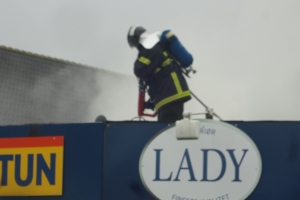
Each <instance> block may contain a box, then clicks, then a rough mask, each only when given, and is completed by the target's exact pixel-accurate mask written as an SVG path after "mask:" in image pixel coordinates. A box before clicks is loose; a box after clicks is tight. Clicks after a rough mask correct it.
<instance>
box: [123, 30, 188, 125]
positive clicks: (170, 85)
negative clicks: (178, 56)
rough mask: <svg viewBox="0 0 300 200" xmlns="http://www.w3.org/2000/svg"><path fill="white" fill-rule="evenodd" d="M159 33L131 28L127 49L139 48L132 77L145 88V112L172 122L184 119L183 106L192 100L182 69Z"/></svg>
mask: <svg viewBox="0 0 300 200" xmlns="http://www.w3.org/2000/svg"><path fill="white" fill-rule="evenodd" d="M160 34H161V33H159V32H155V33H151V34H149V33H148V32H147V31H146V29H145V28H143V27H141V26H132V27H130V29H129V31H128V35H127V40H128V43H129V46H130V47H132V48H137V49H138V57H137V59H136V61H135V63H134V74H135V75H136V76H137V77H138V79H139V80H140V81H139V83H140V87H141V88H145V87H147V91H148V95H149V97H150V98H149V100H148V101H147V102H146V103H145V108H146V109H152V110H154V111H155V112H156V113H157V119H158V121H164V122H175V121H176V120H180V119H182V118H183V116H182V114H183V110H184V103H185V102H187V101H188V100H190V99H191V94H190V91H189V88H188V85H187V82H186V80H185V78H184V76H183V74H182V73H181V67H180V66H179V65H178V63H177V62H175V61H174V59H173V57H172V55H171V53H170V52H169V51H168V50H167V48H166V46H165V45H163V43H162V42H160Z"/></svg>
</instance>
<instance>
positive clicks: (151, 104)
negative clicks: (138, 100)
mask: <svg viewBox="0 0 300 200" xmlns="http://www.w3.org/2000/svg"><path fill="white" fill-rule="evenodd" d="M145 109H151V110H154V101H151V99H149V100H148V101H146V102H145Z"/></svg>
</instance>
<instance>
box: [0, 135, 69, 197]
mask: <svg viewBox="0 0 300 200" xmlns="http://www.w3.org/2000/svg"><path fill="white" fill-rule="evenodd" d="M63 150H64V137H63V136H51V137H26V138H2V139H0V196H61V195H62V183H63Z"/></svg>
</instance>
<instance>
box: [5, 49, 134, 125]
mask: <svg viewBox="0 0 300 200" xmlns="http://www.w3.org/2000/svg"><path fill="white" fill-rule="evenodd" d="M134 84H136V80H135V78H134V77H133V76H132V77H131V76H127V75H124V74H119V73H114V72H110V71H106V70H102V69H98V68H93V67H89V66H84V65H81V64H76V63H72V62H68V61H62V60H58V59H53V58H49V57H44V56H39V55H35V54H31V53H27V52H23V51H18V50H15V49H10V48H7V47H3V46H1V47H0V92H1V96H0V102H1V103H0V125H7V124H27V123H70V122H71V123H72V122H90V121H93V120H94V119H95V118H96V117H97V115H99V114H103V115H105V116H106V117H107V118H108V119H111V120H126V119H130V117H134V115H135V113H136V108H135V107H136V103H135V102H134V101H135V100H136V98H137V91H135V90H134V88H135V85H134ZM129 93H132V94H131V95H128V94H129ZM124 96H127V97H126V98H123V97H124ZM122 103H123V104H125V105H127V110H126V109H125V110H126V113H127V115H120V112H119V110H120V109H121V108H122V107H124V105H123V106H122ZM128 105H129V108H128Z"/></svg>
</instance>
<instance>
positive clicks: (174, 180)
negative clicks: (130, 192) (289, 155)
mask: <svg viewBox="0 0 300 200" xmlns="http://www.w3.org/2000/svg"><path fill="white" fill-rule="evenodd" d="M200 123H201V125H200V127H201V128H200V130H199V139H195V140H178V139H177V138H176V129H175V126H172V127H170V128H167V129H165V130H163V131H162V132H160V133H158V134H156V135H155V136H154V137H153V138H152V139H151V140H150V141H149V142H148V144H147V145H146V146H145V147H144V150H143V152H142V154H141V157H140V163H139V170H140V177H141V179H142V182H143V184H144V186H145V188H146V189H147V190H148V192H149V193H150V194H152V195H153V197H155V198H157V199H162V200H167V199H171V200H172V199H174V200H179V199H180V200H183V199H184V200H211V199H213V200H228V199H231V200H239V199H240V200H244V199H246V198H247V197H248V196H249V195H250V194H251V193H252V191H253V190H254V189H255V187H256V185H257V184H258V181H259V179H260V175H261V171H262V163H261V156H260V153H259V151H258V149H257V147H256V145H255V144H254V142H253V141H252V140H251V138H249V136H248V135H246V134H245V133H244V132H243V131H241V130H240V129H238V128H236V127H234V126H232V125H230V124H227V123H224V122H219V121H213V120H200Z"/></svg>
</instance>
